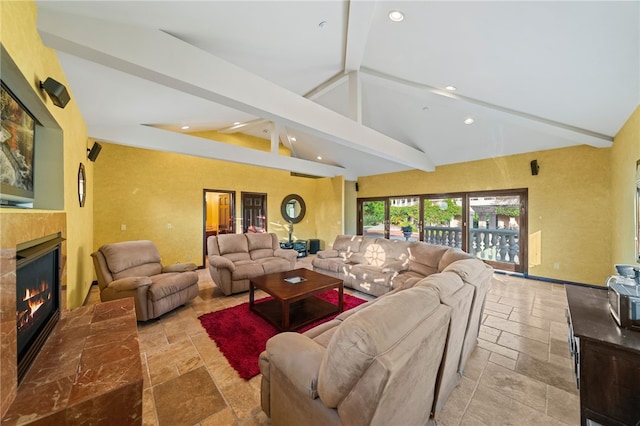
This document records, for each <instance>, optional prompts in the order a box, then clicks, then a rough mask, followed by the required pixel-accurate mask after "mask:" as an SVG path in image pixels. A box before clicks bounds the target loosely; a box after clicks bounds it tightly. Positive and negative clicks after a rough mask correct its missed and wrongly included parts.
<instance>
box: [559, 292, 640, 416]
mask: <svg viewBox="0 0 640 426" xmlns="http://www.w3.org/2000/svg"><path fill="white" fill-rule="evenodd" d="M565 288H566V291H567V299H568V302H569V315H568V318H567V319H568V321H569V344H570V346H571V352H572V354H571V355H572V357H573V359H574V364H575V367H576V378H577V380H578V386H579V388H580V417H581V423H582V425H583V426H586V425H592V424H602V425H636V424H638V422H640V332H638V331H631V330H627V329H625V328H621V327H618V325H617V324H616V322H615V321H614V320H613V317H612V316H611V314H610V313H609V302H608V299H607V289H606V288H602V289H600V288H592V287H581V286H576V285H567V286H565ZM593 422H597V423H593Z"/></svg>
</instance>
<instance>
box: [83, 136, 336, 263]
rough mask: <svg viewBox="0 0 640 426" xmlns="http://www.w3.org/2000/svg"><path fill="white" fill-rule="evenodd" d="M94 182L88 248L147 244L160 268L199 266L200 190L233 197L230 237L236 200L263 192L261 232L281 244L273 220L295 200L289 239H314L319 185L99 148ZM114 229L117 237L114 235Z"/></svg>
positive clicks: (218, 164)
mask: <svg viewBox="0 0 640 426" xmlns="http://www.w3.org/2000/svg"><path fill="white" fill-rule="evenodd" d="M94 179H95V184H94V191H95V194H96V196H95V198H96V200H95V209H94V223H95V232H94V241H95V242H94V247H95V248H98V247H99V246H101V245H103V244H107V243H112V242H117V241H126V240H136V239H150V240H152V241H154V242H155V243H156V244H157V246H158V248H159V250H160V254H161V255H162V257H163V262H164V263H165V264H167V263H173V262H185V261H189V262H194V263H196V264H198V265H202V262H203V257H202V256H203V250H204V247H203V236H202V233H203V229H204V228H203V225H204V224H203V221H204V217H203V212H204V210H203V208H204V207H203V189H205V188H206V189H216V190H231V191H236V229H237V232H240V230H241V228H240V227H239V221H238V219H239V218H241V216H242V209H241V193H242V192H257V193H266V194H267V220H268V223H269V224H268V231H269V232H275V233H276V234H278V236H279V238H280V239H283V240H284V239H286V238H287V237H288V232H287V229H286V228H285V227H284V225H285V224H286V223H285V221H284V219H283V218H282V216H281V214H280V205H281V203H282V200H283V199H284V197H286V196H287V195H289V194H292V193H295V194H298V195H300V196H301V197H302V198H303V199H304V200H305V203H306V206H307V213H306V216H305V218H304V219H303V220H302V221H301V222H300V223H298V224H296V225H295V226H294V233H293V238H294V239H300V240H306V239H309V238H316V234H317V220H316V217H317V215H318V210H319V209H320V211H321V212H324V208H321V207H320V206H323V205H325V204H327V201H326V200H324V199H322V198H321V197H320V196H319V195H318V192H317V190H316V187H317V185H319V182H320V181H322V180H323V179H308V178H301V177H292V176H290V174H289V172H284V171H279V170H272V169H267V168H263V167H257V166H248V165H243V164H236V163H230V162H225V161H219V160H211V159H206V158H201V157H192V156H188V155H181V154H173V153H167V152H159V151H151V150H146V149H139V148H133V147H127V146H122V145H117V144H111V143H103V148H102V151H101V152H100V158H99V159H98V161H96V163H95V178H94ZM332 220H333V221H334V222H335V221H337V220H340V219H339V218H336V219H332ZM122 224H124V225H126V230H125V231H121V225H122ZM168 224H171V226H172V228H171V229H168V226H167V225H168Z"/></svg>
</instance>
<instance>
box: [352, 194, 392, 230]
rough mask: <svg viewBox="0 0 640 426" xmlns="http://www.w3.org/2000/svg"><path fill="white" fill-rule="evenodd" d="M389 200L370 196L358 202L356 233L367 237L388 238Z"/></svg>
mask: <svg viewBox="0 0 640 426" xmlns="http://www.w3.org/2000/svg"><path fill="white" fill-rule="evenodd" d="M388 224H389V201H388V199H386V198H375V199H374V198H371V199H368V200H363V201H362V202H359V203H358V233H359V234H360V235H363V236H365V237H369V238H389V226H388Z"/></svg>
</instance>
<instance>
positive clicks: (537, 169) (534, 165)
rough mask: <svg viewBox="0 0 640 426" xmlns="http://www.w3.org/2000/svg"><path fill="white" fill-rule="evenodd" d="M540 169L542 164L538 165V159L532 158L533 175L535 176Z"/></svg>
mask: <svg viewBox="0 0 640 426" xmlns="http://www.w3.org/2000/svg"><path fill="white" fill-rule="evenodd" d="M538 171H540V166H539V165H538V160H531V175H532V176H535V175H537V174H538Z"/></svg>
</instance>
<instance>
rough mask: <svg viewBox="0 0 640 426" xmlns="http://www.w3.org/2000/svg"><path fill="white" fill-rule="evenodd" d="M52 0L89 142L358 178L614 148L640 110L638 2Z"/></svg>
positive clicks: (57, 44) (48, 1)
mask: <svg viewBox="0 0 640 426" xmlns="http://www.w3.org/2000/svg"><path fill="white" fill-rule="evenodd" d="M37 4H38V11H39V12H38V29H39V32H40V34H41V37H42V39H43V42H44V43H45V44H46V45H48V46H50V47H52V48H53V49H55V50H56V51H57V53H58V57H59V59H60V62H61V64H62V67H63V69H64V72H65V75H66V77H67V80H68V82H69V86H70V87H69V89H70V91H71V94H72V99H73V100H74V101H75V102H77V103H78V106H79V108H80V111H81V112H82V114H83V116H84V118H85V121H86V123H87V126H88V130H89V135H90V136H91V137H94V138H96V139H98V140H104V141H110V142H114V143H119V144H125V145H131V146H139V147H145V148H152V149H161V150H166V151H173V152H180V153H185V154H190V155H198V156H204V157H210V158H220V159H224V160H230V161H238V162H244V163H249V164H259V165H268V166H270V167H274V168H278V169H284V170H291V171H295V172H300V173H307V174H313V175H318V176H335V175H344V176H346V177H347V178H348V179H355V178H357V177H358V176H366V175H371V174H379V173H387V172H393V171H400V170H407V169H420V170H425V171H432V170H434V169H435V167H437V166H440V165H445V164H451V163H459V162H464V161H471V160H479V159H485V158H491V157H498V156H504V155H511V154H518V153H526V152H534V151H540V150H546V149H553V148H559V147H567V146H573V145H580V144H587V145H591V146H594V147H610V146H611V144H612V140H613V136H614V135H615V134H616V133H617V132H618V130H619V129H620V128H621V126H622V125H623V124H624V122H625V121H626V119H627V118H628V117H629V116H630V115H631V113H632V112H633V110H634V109H635V108H636V107H637V106H638V104H640V2H637V1H633V2H629V1H622V2H615V1H601V2H598V1H596V2H593V1H588V2H580V1H570V2H569V1H568V2H560V1H558V2H538V1H532V2H516V1H514V2H484V1H472V2H435V1H406V2H405V1H388V2H387V1H364V0H358V1H353V0H352V1H337V0H336V1H334V0H324V1H306V0H305V1H295V2H294V1H268V0H267V1H265V0H263V1H210V2H204V1H56V0H42V1H38V2H37ZM394 10H397V11H401V12H402V13H403V15H404V19H403V20H402V21H401V22H394V21H392V20H390V19H389V13H390V12H391V11H394ZM54 78H55V76H54ZM447 86H454V87H455V89H456V90H448V89H447V88H446V87H447ZM468 119H472V120H473V123H472V124H465V120H468ZM182 126H189V129H188V130H182V129H181V127H182ZM167 129H169V130H167ZM171 130H173V131H171ZM202 130H217V131H219V132H221V133H232V132H241V133H246V134H250V135H253V136H258V137H261V138H264V139H266V141H265V144H267V146H271V151H270V152H265V151H258V150H251V149H248V148H242V147H239V146H235V145H231V144H228V143H222V142H215V141H211V140H206V139H202V138H198V137H194V136H191V135H189V134H188V133H190V132H197V131H202ZM277 142H281V143H283V144H284V145H285V146H287V147H288V148H290V149H291V153H292V156H291V157H286V156H280V155H278V154H277V149H276V143H277ZM269 144H271V145H269ZM319 157H321V159H318V158H319Z"/></svg>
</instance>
